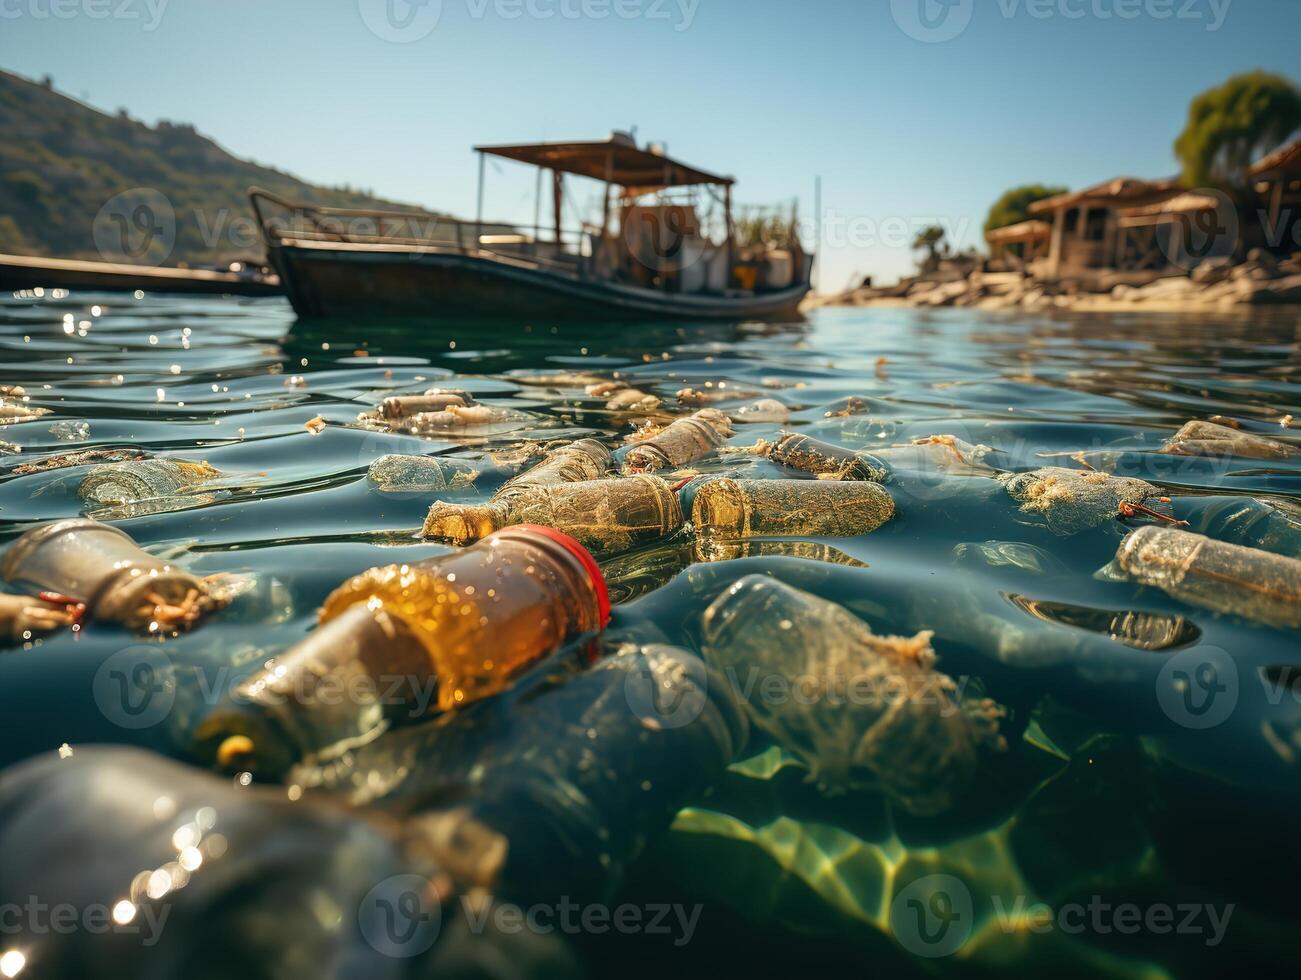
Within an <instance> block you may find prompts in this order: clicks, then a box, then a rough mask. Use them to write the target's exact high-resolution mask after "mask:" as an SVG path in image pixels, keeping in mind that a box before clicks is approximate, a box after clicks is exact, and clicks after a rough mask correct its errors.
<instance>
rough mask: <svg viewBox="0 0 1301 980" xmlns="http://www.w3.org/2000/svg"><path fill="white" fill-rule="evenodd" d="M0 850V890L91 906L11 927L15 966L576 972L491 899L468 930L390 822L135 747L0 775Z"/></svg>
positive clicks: (377, 973) (100, 976) (394, 974)
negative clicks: (73, 916) (64, 919)
mask: <svg viewBox="0 0 1301 980" xmlns="http://www.w3.org/2000/svg"><path fill="white" fill-rule="evenodd" d="M0 848H3V850H4V853H5V855H6V857H5V861H4V862H3V865H2V866H0V901H3V902H5V903H9V902H14V903H16V906H15V907H18V906H23V905H25V904H26V903H28V902H35V903H39V904H40V905H41V906H42V907H44V908H46V909H57V908H70V909H77V910H79V911H80V912H82V913H83V915H87V916H89V915H91V914H93V912H94V910H102V911H103V913H104V915H103V918H102V919H101V920H100V923H101V927H89V928H73V929H63V928H56V929H51V928H49V922H48V919H47V920H46V921H45V923H44V928H42V929H37V930H32V931H22V932H15V933H10V935H9V936H8V937H7V939H6V942H5V947H6V948H7V949H8V948H15V949H18V950H21V951H22V954H23V956H24V957H25V960H26V966H27V969H26V970H25V971H23V973H21V974H18V975H19V976H27V975H29V974H30V975H31V976H34V977H76V978H78V980H108V978H113V980H116V978H119V977H140V978H144V977H154V978H163V977H182V976H183V977H188V978H192V980H225V978H229V977H248V978H261V980H298V978H301V977H340V978H342V977H366V978H368V980H410V978H412V977H470V976H473V977H480V978H485V980H488V978H491V980H507V978H512V980H513V978H517V977H519V976H521V975H527V976H530V977H532V976H538V977H547V978H553V977H565V976H573V975H574V972H573V971H574V970H575V969H576V964H575V963H574V961H573V958H572V954H570V953H569V952H568V950H567V949H566V947H565V945H564V943H565V940H563V939H562V938H561V937H558V936H554V935H552V936H546V935H539V934H537V933H530V932H529V931H528V930H523V931H521V932H518V933H515V934H509V933H507V932H505V931H499V930H498V929H497V928H496V926H495V925H494V923H495V921H496V920H495V916H494V914H493V913H494V909H493V907H492V902H491V899H488V898H486V897H481V898H480V899H479V903H480V904H481V905H482V906H483V907H482V908H476V909H475V911H476V916H477V915H478V914H482V920H481V921H482V923H483V926H484V928H483V929H481V930H480V931H478V932H477V933H476V932H474V931H473V930H472V929H471V928H470V922H469V919H468V916H466V915H463V914H461V907H462V899H461V898H460V897H459V896H458V895H457V893H456V891H455V889H454V886H453V884H452V882H451V879H450V877H449V876H448V875H447V874H446V873H445V872H443V871H442V869H440V868H438V867H437V866H435V865H433V864H431V863H429V861H428V859H427V857H426V855H425V853H424V850H423V849H421V848H419V847H415V846H412V845H411V843H410V842H409V841H407V840H404V835H403V834H402V829H401V828H400V827H398V826H397V825H395V824H394V823H393V822H392V821H391V820H387V819H385V818H384V817H382V816H376V817H374V818H371V817H368V816H367V815H364V814H361V813H358V812H355V811H349V810H346V809H344V808H341V807H337V806H333V805H330V804H328V803H323V804H313V803H308V802H303V801H300V802H290V801H289V800H287V799H286V798H285V794H284V791H283V789H280V790H270V789H265V790H264V789H261V788H258V787H244V786H239V785H236V784H232V783H231V782H230V781H229V780H227V779H219V778H216V777H213V776H210V775H208V774H206V773H203V772H200V771H198V770H195V769H193V768H192V767H189V766H183V765H179V764H177V763H175V762H171V761H169V760H167V759H163V758H161V757H159V756H157V755H153V754H151V753H148V752H143V751H140V750H138V749H125V748H98V747H96V748H86V749H82V748H78V749H76V750H75V751H74V753H73V755H72V757H71V758H67V759H61V758H57V757H56V756H54V755H53V754H52V753H51V754H50V755H47V756H45V757H43V758H41V759H39V760H34V761H32V762H28V763H25V764H23V765H21V766H19V767H17V768H14V769H11V770H9V771H8V772H6V774H5V777H4V780H3V782H0ZM467 899H468V897H467ZM79 921H84V922H87V923H93V922H94V921H95V920H94V919H91V918H86V919H82V920H79ZM6 931H7V932H8V931H9V930H8V928H7V929H6ZM9 975H13V974H9Z"/></svg>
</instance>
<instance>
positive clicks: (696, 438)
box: [623, 408, 732, 473]
mask: <svg viewBox="0 0 1301 980" xmlns="http://www.w3.org/2000/svg"><path fill="white" fill-rule="evenodd" d="M730 435H732V420H731V419H730V418H728V417H727V415H726V414H725V413H723V412H720V411H718V410H717V409H713V408H702V409H701V410H700V411H698V412H696V413H695V414H694V415H689V416H687V417H686V418H682V419H678V420H676V421H675V422H673V423H672V424H671V425H669V426H667V427H666V428H664V429H662V430H660V431H659V432H657V433H656V434H655V435H653V436H651V437H650V438H649V439H646V440H645V441H643V442H638V443H637V444H636V445H634V446H633V447H632V448H630V449H629V450H628V451H627V452H626V453H625V455H624V459H623V466H624V470H625V471H627V472H629V473H651V472H654V471H656V470H664V469H673V468H674V467H677V466H685V465H686V464H687V463H691V462H694V461H695V460H697V459H700V458H701V457H702V456H707V455H708V454H709V453H711V452H713V451H714V450H715V449H717V448H718V447H719V446H721V445H722V444H723V442H724V441H725V440H726V439H727V438H728V437H729V436H730Z"/></svg>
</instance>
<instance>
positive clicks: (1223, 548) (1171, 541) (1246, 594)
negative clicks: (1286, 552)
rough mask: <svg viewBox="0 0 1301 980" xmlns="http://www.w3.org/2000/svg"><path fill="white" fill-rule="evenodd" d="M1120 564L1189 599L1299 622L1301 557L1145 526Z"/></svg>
mask: <svg viewBox="0 0 1301 980" xmlns="http://www.w3.org/2000/svg"><path fill="white" fill-rule="evenodd" d="M1116 564H1117V565H1118V566H1119V567H1120V568H1121V570H1122V571H1124V572H1125V573H1126V574H1127V575H1128V576H1129V577H1130V578H1132V579H1133V580H1134V581H1136V582H1139V583H1141V584H1143V585H1153V586H1156V587H1157V588H1158V589H1160V590H1161V591H1163V592H1165V593H1167V594H1168V595H1171V596H1173V597H1174V598H1176V599H1179V600H1182V601H1183V602H1187V603H1189V604H1190V605H1194V606H1200V607H1202V608H1203V609H1210V610H1213V611H1215V612H1221V613H1228V614H1230V615H1234V616H1242V617H1243V618H1245V619H1253V620H1255V621H1257V622H1260V623H1266V624H1268V625H1270V626H1278V627H1281V628H1291V629H1297V628H1301V561H1298V560H1296V559H1295V558H1286V557H1284V556H1283V555H1276V554H1274V553H1273V552H1269V551H1261V550H1259V549H1258V548H1246V547H1243V546H1242V545H1237V544H1227V543H1226V542H1224V541H1215V540H1213V539H1211V538H1208V537H1204V536H1203V535H1200V534H1192V533H1190V532H1188V531H1181V530H1179V529H1178V528H1172V527H1156V526H1149V527H1141V528H1139V529H1138V530H1137V531H1135V532H1134V533H1132V534H1130V535H1129V536H1128V537H1126V538H1125V540H1124V541H1122V542H1121V543H1120V547H1119V548H1118V549H1117V551H1116Z"/></svg>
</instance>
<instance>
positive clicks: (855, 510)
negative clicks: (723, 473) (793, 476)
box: [691, 479, 894, 538]
mask: <svg viewBox="0 0 1301 980" xmlns="http://www.w3.org/2000/svg"><path fill="white" fill-rule="evenodd" d="M893 516H894V500H893V499H892V498H891V497H890V494H889V491H887V490H886V489H885V487H883V486H881V485H880V484H878V483H868V482H850V483H842V482H838V481H830V480H726V479H721V480H706V481H705V482H703V483H701V484H700V485H698V486H697V487H696V488H695V494H694V500H693V502H692V506H691V523H692V524H693V525H694V526H695V529H696V530H697V531H698V532H700V533H702V534H707V535H715V536H718V537H722V538H751V537H841V538H853V537H857V536H858V535H860V534H868V533H869V532H871V531H875V530H876V529H877V528H879V527H880V526H881V525H882V524H884V523H886V521H888V520H890V518H892V517H893Z"/></svg>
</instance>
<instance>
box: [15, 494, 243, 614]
mask: <svg viewBox="0 0 1301 980" xmlns="http://www.w3.org/2000/svg"><path fill="white" fill-rule="evenodd" d="M4 578H5V580H6V581H8V582H13V583H16V584H19V583H21V584H26V585H31V586H34V587H35V588H36V589H39V590H41V591H44V592H51V593H56V594H58V595H60V596H66V597H68V598H71V599H75V600H77V601H78V602H81V603H83V604H84V605H85V606H86V611H87V613H88V615H89V617H90V618H91V619H97V620H103V621H105V622H113V623H118V624H119V625H122V626H125V627H126V628H127V629H132V630H138V631H145V630H150V631H158V630H172V629H177V628H181V627H186V626H190V625H193V624H194V623H195V622H197V621H198V620H199V619H200V618H201V617H202V616H203V615H205V614H206V613H208V612H211V611H213V610H214V609H215V608H217V607H218V606H219V603H218V602H217V600H216V599H215V598H214V597H213V596H211V595H210V593H209V589H208V586H207V584H206V583H205V582H204V581H203V580H202V579H200V578H197V577H196V576H194V575H191V574H190V573H189V572H187V571H185V570H184V569H181V568H177V567H176V566H174V565H172V564H170V563H169V562H165V561H162V560H161V559H159V558H155V557H154V556H153V555H150V554H148V553H147V552H145V551H144V550H142V549H141V548H140V546H139V545H137V544H136V543H135V542H134V541H132V540H131V538H130V537H129V536H128V535H127V534H126V533H125V532H124V531H121V530H119V529H118V528H115V527H112V526H110V525H108V524H100V523H99V522H98V521H91V520H85V519H82V518H74V519H71V520H65V521H55V522H54V523H53V524H43V525H41V526H40V527H36V528H33V529H32V530H30V531H28V532H27V533H26V534H24V535H23V536H22V537H20V538H19V539H18V540H17V541H15V542H14V543H13V544H12V545H10V547H9V551H8V552H7V553H6V555H5V562H4Z"/></svg>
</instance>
